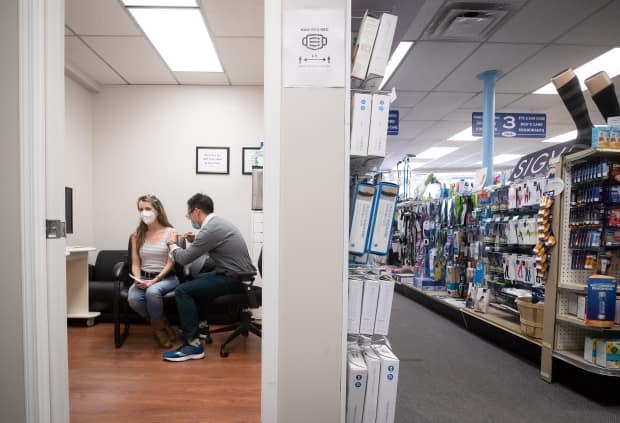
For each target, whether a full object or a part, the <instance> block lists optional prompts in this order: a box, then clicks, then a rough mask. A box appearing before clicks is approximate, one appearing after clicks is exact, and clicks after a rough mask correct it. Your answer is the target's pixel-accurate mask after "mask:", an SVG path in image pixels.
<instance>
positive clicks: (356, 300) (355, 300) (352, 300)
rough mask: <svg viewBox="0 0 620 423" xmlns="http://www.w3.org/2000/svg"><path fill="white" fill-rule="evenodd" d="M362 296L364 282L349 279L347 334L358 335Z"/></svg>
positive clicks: (357, 279)
mask: <svg viewBox="0 0 620 423" xmlns="http://www.w3.org/2000/svg"><path fill="white" fill-rule="evenodd" d="M363 295H364V280H363V279H359V278H351V279H349V311H348V313H349V314H348V333H352V334H358V333H360V319H361V317H362V297H363Z"/></svg>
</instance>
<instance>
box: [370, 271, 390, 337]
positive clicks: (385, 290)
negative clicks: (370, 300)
mask: <svg viewBox="0 0 620 423" xmlns="http://www.w3.org/2000/svg"><path fill="white" fill-rule="evenodd" d="M379 284H380V287H379V300H378V301H377V316H376V318H375V330H374V333H375V335H387V334H388V332H389V330H390V316H391V314H392V299H393V298H394V282H392V281H384V280H381V281H380V282H379Z"/></svg>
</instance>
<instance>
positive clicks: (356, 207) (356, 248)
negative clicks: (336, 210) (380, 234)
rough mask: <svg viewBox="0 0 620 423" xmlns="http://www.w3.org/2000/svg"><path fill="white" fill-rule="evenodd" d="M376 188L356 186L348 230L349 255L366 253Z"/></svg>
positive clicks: (364, 185) (367, 185) (365, 185)
mask: <svg viewBox="0 0 620 423" xmlns="http://www.w3.org/2000/svg"><path fill="white" fill-rule="evenodd" d="M376 190H377V189H376V187H375V186H374V185H371V184H357V186H356V187H355V193H354V198H353V202H352V204H353V212H352V216H351V223H350V225H351V226H350V228H349V253H351V254H355V255H363V254H364V253H365V252H367V246H368V233H369V230H370V218H371V215H372V209H373V205H374V200H375V192H376Z"/></svg>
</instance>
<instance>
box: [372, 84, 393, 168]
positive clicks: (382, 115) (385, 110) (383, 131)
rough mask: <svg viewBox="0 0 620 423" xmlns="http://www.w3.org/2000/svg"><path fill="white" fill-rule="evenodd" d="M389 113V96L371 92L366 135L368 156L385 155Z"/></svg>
mask: <svg viewBox="0 0 620 423" xmlns="http://www.w3.org/2000/svg"><path fill="white" fill-rule="evenodd" d="M389 115H390V96H389V95H385V94H373V95H372V110H371V112H370V132H369V135H368V152H367V154H368V155H369V156H376V157H385V151H386V147H387V129H388V118H389Z"/></svg>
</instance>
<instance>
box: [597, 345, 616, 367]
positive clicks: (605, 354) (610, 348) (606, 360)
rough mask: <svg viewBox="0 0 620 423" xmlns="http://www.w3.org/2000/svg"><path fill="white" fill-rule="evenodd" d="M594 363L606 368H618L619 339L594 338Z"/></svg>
mask: <svg viewBox="0 0 620 423" xmlns="http://www.w3.org/2000/svg"><path fill="white" fill-rule="evenodd" d="M596 365H597V366H599V367H604V368H606V369H620V340H618V339H597V340H596Z"/></svg>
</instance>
